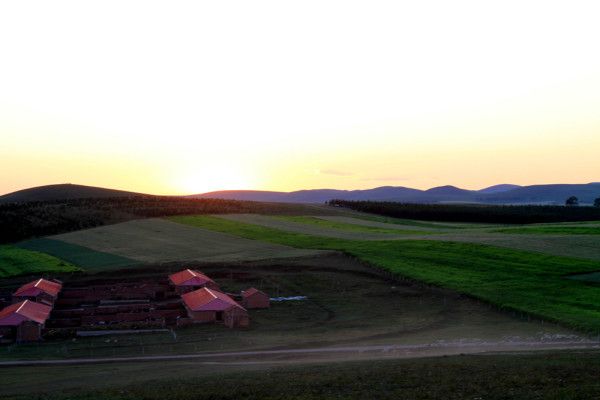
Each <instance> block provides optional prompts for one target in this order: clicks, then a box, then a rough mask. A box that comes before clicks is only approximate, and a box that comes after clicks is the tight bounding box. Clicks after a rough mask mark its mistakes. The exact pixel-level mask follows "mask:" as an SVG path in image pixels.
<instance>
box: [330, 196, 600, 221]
mask: <svg viewBox="0 0 600 400" xmlns="http://www.w3.org/2000/svg"><path fill="white" fill-rule="evenodd" d="M327 204H329V205H330V206H334V207H344V208H349V209H351V210H355V211H361V212H366V213H372V214H378V215H383V216H386V217H394V218H403V219H417V220H426V221H445V222H483V223H500V224H531V223H544V222H576V221H597V220H600V208H599V207H582V206H573V207H566V206H539V205H479V204H410V203H396V202H380V201H346V200H331V201H329V202H327Z"/></svg>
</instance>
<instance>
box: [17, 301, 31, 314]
mask: <svg viewBox="0 0 600 400" xmlns="http://www.w3.org/2000/svg"><path fill="white" fill-rule="evenodd" d="M28 301H29V300H25V301H24V302H23V303H21V305H20V306H19V308H17V309H16V310H15V314H19V311H21V308H23V306H25V303H27V302H28Z"/></svg>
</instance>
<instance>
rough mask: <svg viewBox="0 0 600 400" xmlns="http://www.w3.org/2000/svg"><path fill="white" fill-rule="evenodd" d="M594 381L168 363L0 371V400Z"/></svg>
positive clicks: (465, 366) (596, 389)
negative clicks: (0, 378) (1, 397)
mask: <svg viewBox="0 0 600 400" xmlns="http://www.w3.org/2000/svg"><path fill="white" fill-rule="evenodd" d="M599 375H600V354H599V353H598V352H594V351H592V352H553V353H546V352H544V353H539V354H535V353H534V354H527V355H525V354H511V355H477V356H451V357H443V358H423V359H411V360H378V361H373V360H369V361H360V362H358V361H357V362H345V363H313V364H306V365H288V364H285V363H281V362H280V363H273V364H258V365H245V366H244V365H238V366H228V365H218V364H216V365H215V364H203V363H198V362H196V361H174V362H167V363H164V362H163V363H160V364H158V363H151V362H149V363H137V364H131V363H129V364H128V363H119V364H108V365H102V366H94V365H92V366H79V367H77V368H73V367H72V366H62V367H56V366H54V367H26V368H15V369H12V370H9V369H4V370H0V376H1V377H2V388H1V389H0V390H1V392H0V393H2V394H4V396H3V398H5V399H7V400H8V399H13V400H22V399H28V400H29V399H40V400H41V399H45V400H67V399H69V400H84V399H85V400H100V399H102V400H103V399H108V398H110V399H118V400H130V399H148V400H152V399H161V400H162V399H231V400H234V399H235V400H237V399H273V400H274V399H278V400H279V399H281V400H290V399H293V400H301V399H302V400H308V399H311V400H312V399H315V400H316V399H342V398H343V399H361V400H362V399H372V398H377V399H407V400H408V399H410V400H429V399H431V400H433V399H436V400H438V399H450V400H453V399H456V400H459V399H460V400H463V399H485V400H506V399H553V400H558V399H561V400H575V399H595V398H598V397H600V384H599V383H598V376H599ZM17 393H18V395H17Z"/></svg>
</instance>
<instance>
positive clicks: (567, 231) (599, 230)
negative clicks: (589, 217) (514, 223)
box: [494, 226, 600, 235]
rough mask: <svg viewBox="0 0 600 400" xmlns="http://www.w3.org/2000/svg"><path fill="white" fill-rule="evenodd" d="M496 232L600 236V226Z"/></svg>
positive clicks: (509, 229)
mask: <svg viewBox="0 0 600 400" xmlns="http://www.w3.org/2000/svg"><path fill="white" fill-rule="evenodd" d="M494 232H498V233H512V234H527V235H600V226H528V227H521V228H506V229H499V230H496V231H494Z"/></svg>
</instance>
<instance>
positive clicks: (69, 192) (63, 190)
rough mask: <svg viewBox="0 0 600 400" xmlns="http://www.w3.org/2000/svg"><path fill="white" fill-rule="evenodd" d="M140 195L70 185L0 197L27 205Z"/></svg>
mask: <svg viewBox="0 0 600 400" xmlns="http://www.w3.org/2000/svg"><path fill="white" fill-rule="evenodd" d="M138 195H140V193H134V192H127V191H124V190H116V189H106V188H101V187H95V186H84V185H73V184H70V183H64V184H57V185H46V186H37V187H33V188H29V189H23V190H19V191H16V192H12V193H8V194H5V195H3V196H0V203H26V202H30V201H53V200H71V199H87V198H103V197H131V196H138Z"/></svg>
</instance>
